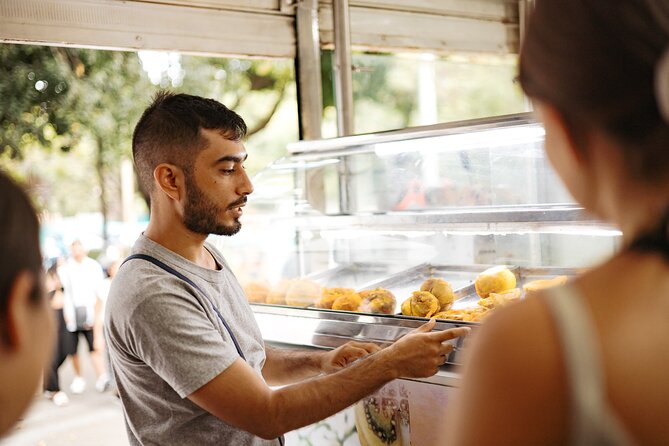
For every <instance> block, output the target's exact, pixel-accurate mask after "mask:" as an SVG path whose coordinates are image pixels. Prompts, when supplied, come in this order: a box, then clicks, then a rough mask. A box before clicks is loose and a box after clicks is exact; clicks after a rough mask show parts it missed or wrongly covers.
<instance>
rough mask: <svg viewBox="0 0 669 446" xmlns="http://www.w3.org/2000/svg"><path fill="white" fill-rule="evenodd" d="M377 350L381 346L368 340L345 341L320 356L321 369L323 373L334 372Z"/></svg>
mask: <svg viewBox="0 0 669 446" xmlns="http://www.w3.org/2000/svg"><path fill="white" fill-rule="evenodd" d="M379 350H381V347H379V346H378V345H376V344H372V343H369V342H364V343H363V342H355V341H351V342H347V343H346V344H344V345H340V346H339V347H337V348H336V349H334V350H331V351H329V352H327V353H325V354H324V355H323V356H322V360H321V370H322V371H323V372H324V373H332V372H336V371H337V370H339V369H342V368H344V367H346V366H347V365H349V364H351V363H352V362H354V361H356V360H358V359H360V358H364V357H365V356H367V355H369V354H371V353H374V352H377V351H379Z"/></svg>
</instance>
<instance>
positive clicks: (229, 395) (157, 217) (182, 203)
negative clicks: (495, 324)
mask: <svg viewBox="0 0 669 446" xmlns="http://www.w3.org/2000/svg"><path fill="white" fill-rule="evenodd" d="M245 133H246V124H245V123H244V121H243V120H242V118H241V117H239V116H238V115H237V114H236V113H234V112H233V111H231V110H229V109H227V108H226V107H225V106H224V105H222V104H220V103H218V102H216V101H214V100H212V99H204V98H200V97H197V96H191V95H186V94H173V93H168V92H161V93H159V94H158V95H157V96H156V97H155V99H154V101H153V103H152V104H151V105H150V106H149V107H148V108H147V110H146V111H145V112H144V114H143V115H142V117H141V118H140V120H139V122H138V124H137V127H136V128H135V133H134V135H133V155H134V160H135V167H136V169H137V173H138V176H139V179H140V182H141V183H142V186H143V187H144V189H145V190H146V191H147V192H148V193H149V194H150V197H151V219H150V222H149V225H148V227H147V229H146V231H145V232H144V234H142V235H141V236H140V238H139V239H138V240H137V242H136V243H135V246H134V247H133V250H132V254H131V256H130V257H128V259H126V261H125V263H124V265H123V266H122V267H121V268H120V269H119V272H118V274H117V276H116V279H115V280H114V282H113V283H112V286H111V290H110V293H109V298H108V302H107V308H106V315H105V326H106V330H107V343H108V348H109V353H110V357H111V362H112V366H113V370H114V375H115V378H116V382H117V386H118V392H119V395H120V397H121V402H122V403H123V407H124V414H125V419H126V426H127V430H128V437H129V439H130V443H131V444H133V445H140V444H160V445H167V444H178V445H189V444H197V445H202V444H230V445H269V444H273V445H278V444H283V439H282V437H281V436H282V435H283V434H284V433H285V432H288V431H290V430H293V429H296V428H299V427H302V426H306V425H308V424H311V423H314V422H316V421H319V420H321V419H323V418H326V417H328V416H330V415H333V414H335V413H336V412H338V411H340V410H342V409H344V408H346V407H348V406H349V405H351V404H353V403H354V402H356V401H357V400H359V399H361V398H362V397H364V396H365V395H367V394H369V393H372V392H373V391H375V390H376V389H378V388H380V387H381V386H382V385H383V384H385V383H387V382H389V381H391V380H393V379H395V378H398V377H426V376H431V375H433V374H434V373H436V371H437V370H438V367H439V365H440V364H442V363H443V362H444V359H445V355H447V354H448V353H449V352H450V351H451V350H452V346H451V345H450V344H449V343H448V342H446V341H448V340H450V339H452V338H454V337H457V336H462V335H464V334H466V333H467V329H465V328H459V329H453V330H450V331H443V332H435V333H431V332H430V331H431V329H432V328H433V327H434V321H430V322H429V323H427V324H425V325H423V326H422V327H420V328H418V329H417V330H415V332H413V333H410V334H408V335H406V336H404V337H403V338H401V339H400V340H399V341H397V342H396V343H394V344H393V345H391V346H390V347H387V348H385V349H379V347H377V346H376V345H374V344H363V343H357V342H349V343H347V344H345V345H343V346H341V347H339V348H337V349H334V350H331V351H323V352H313V351H304V352H302V351H295V350H281V349H273V348H268V347H266V346H265V345H264V343H263V340H262V337H261V335H260V331H259V329H258V326H257V324H256V322H255V320H254V317H253V313H252V311H251V309H250V307H249V305H248V303H247V301H246V299H245V297H244V293H243V291H242V289H241V287H240V285H239V283H238V282H237V280H236V279H235V277H234V275H233V274H232V272H231V271H230V269H229V268H228V266H227V264H226V262H225V259H224V258H223V256H222V255H221V253H220V252H219V251H217V250H216V249H215V248H214V247H213V246H212V245H210V244H209V243H207V242H206V238H207V236H208V235H209V234H219V235H234V234H236V233H237V232H238V231H239V230H240V228H241V223H240V217H241V216H242V208H243V206H244V205H245V204H246V200H247V196H248V195H249V194H251V192H253V186H252V185H251V182H250V180H249V178H248V176H247V175H246V172H245V170H244V161H245V160H246V157H247V153H246V150H245V148H244V144H243V143H242V138H243V137H244V135H245ZM363 357H364V359H363V360H360V361H357V362H356V360H358V359H360V358H363ZM354 362H355V363H354ZM308 378H311V379H308ZM270 385H282V386H283V387H281V388H278V389H273V388H270V387H269V386H270Z"/></svg>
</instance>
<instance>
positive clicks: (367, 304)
mask: <svg viewBox="0 0 669 446" xmlns="http://www.w3.org/2000/svg"><path fill="white" fill-rule="evenodd" d="M360 297H361V298H362V302H361V303H360V307H359V308H358V311H362V312H365V313H376V314H393V313H394V312H395V307H396V306H397V299H395V295H394V294H393V293H391V292H390V291H388V290H386V289H384V288H376V289H373V290H365V291H361V292H360Z"/></svg>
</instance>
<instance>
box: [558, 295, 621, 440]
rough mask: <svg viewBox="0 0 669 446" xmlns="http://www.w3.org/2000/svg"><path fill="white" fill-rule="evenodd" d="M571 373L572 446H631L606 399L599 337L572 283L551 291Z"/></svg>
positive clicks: (567, 367) (565, 357) (586, 308)
mask: <svg viewBox="0 0 669 446" xmlns="http://www.w3.org/2000/svg"><path fill="white" fill-rule="evenodd" d="M546 303H547V305H548V308H549V311H550V312H551V315H552V317H553V319H554V321H555V325H556V328H557V332H558V339H559V341H560V345H561V347H562V354H563V359H564V364H565V369H566V372H567V382H568V386H569V389H568V391H569V397H570V406H569V408H570V410H569V416H570V429H571V434H570V435H571V438H570V441H569V444H571V445H579V446H580V445H583V446H585V445H620V446H623V445H631V444H633V443H632V442H631V441H630V438H629V435H628V434H627V431H626V430H625V429H624V427H623V426H622V424H621V423H620V420H619V419H618V417H617V416H616V415H615V413H614V412H613V411H612V410H611V408H610V406H609V403H608V399H607V397H606V377H605V375H604V370H603V367H602V358H601V349H600V346H599V342H598V339H599V336H598V333H597V331H596V329H595V327H594V324H593V322H592V319H591V317H590V312H589V309H588V307H587V306H586V304H585V301H584V300H583V299H582V298H581V296H580V294H579V293H578V290H577V289H576V288H575V287H574V286H573V285H570V284H567V285H565V286H561V287H555V288H551V289H549V290H547V293H546Z"/></svg>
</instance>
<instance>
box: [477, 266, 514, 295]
mask: <svg viewBox="0 0 669 446" xmlns="http://www.w3.org/2000/svg"><path fill="white" fill-rule="evenodd" d="M474 286H475V287H476V293H477V294H478V295H479V296H480V297H482V298H483V299H485V298H486V297H488V295H489V294H490V293H501V292H503V291H506V290H510V289H511V288H515V287H516V276H515V275H514V274H513V273H512V272H511V271H510V270H509V269H508V268H507V267H506V266H493V267H492V268H488V269H487V270H485V271H483V272H482V273H481V274H479V275H478V276H476V281H475V282H474Z"/></svg>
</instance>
